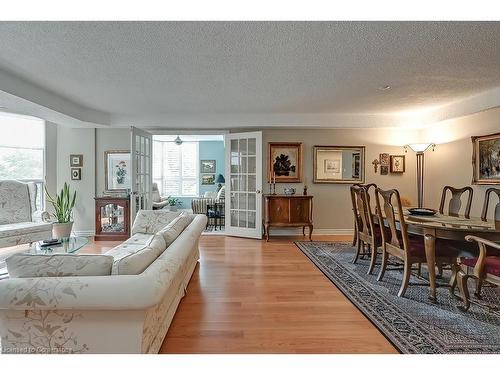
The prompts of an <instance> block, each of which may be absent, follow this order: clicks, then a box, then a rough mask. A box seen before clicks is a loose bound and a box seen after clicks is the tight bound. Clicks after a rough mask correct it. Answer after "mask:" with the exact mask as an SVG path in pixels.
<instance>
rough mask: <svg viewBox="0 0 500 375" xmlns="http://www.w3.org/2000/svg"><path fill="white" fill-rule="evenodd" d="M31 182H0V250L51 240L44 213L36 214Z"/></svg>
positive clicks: (37, 212) (49, 224) (46, 217)
mask: <svg viewBox="0 0 500 375" xmlns="http://www.w3.org/2000/svg"><path fill="white" fill-rule="evenodd" d="M36 196H37V187H36V184H34V183H24V182H20V181H15V180H2V181H0V248H1V247H9V246H16V245H20V244H24V243H29V242H35V241H40V240H45V239H48V238H52V224H51V223H50V222H48V213H46V212H41V211H37V207H36Z"/></svg>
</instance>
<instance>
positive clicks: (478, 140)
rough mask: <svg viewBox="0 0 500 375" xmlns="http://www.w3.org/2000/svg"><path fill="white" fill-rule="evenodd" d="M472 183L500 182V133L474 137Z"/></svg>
mask: <svg viewBox="0 0 500 375" xmlns="http://www.w3.org/2000/svg"><path fill="white" fill-rule="evenodd" d="M472 183H473V184H478V185H482V184H484V185H488V184H500V133H496V134H490V135H484V136H477V137H472Z"/></svg>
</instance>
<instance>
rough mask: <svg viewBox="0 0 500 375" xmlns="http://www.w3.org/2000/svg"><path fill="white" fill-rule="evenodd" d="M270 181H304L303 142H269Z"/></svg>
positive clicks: (268, 177) (268, 174) (268, 178)
mask: <svg viewBox="0 0 500 375" xmlns="http://www.w3.org/2000/svg"><path fill="white" fill-rule="evenodd" d="M267 150H268V155H267V164H268V173H267V180H268V182H273V181H274V177H275V178H276V182H302V179H303V175H302V164H303V161H302V157H303V156H302V155H303V152H302V142H269V143H268V147H267Z"/></svg>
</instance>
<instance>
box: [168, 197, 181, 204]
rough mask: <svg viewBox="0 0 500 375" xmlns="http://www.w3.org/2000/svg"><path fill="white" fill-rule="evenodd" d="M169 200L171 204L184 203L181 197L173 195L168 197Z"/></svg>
mask: <svg viewBox="0 0 500 375" xmlns="http://www.w3.org/2000/svg"><path fill="white" fill-rule="evenodd" d="M167 202H168V205H169V206H180V205H181V204H182V202H181V200H180V199H179V198H175V197H172V196H169V197H167Z"/></svg>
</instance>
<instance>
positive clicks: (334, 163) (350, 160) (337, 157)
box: [313, 146, 365, 184]
mask: <svg viewBox="0 0 500 375" xmlns="http://www.w3.org/2000/svg"><path fill="white" fill-rule="evenodd" d="M364 163H365V147H364V146H314V148H313V173H314V174H313V182H314V183H315V184H352V183H356V182H357V183H362V182H363V181H364V178H365V165H364Z"/></svg>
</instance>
